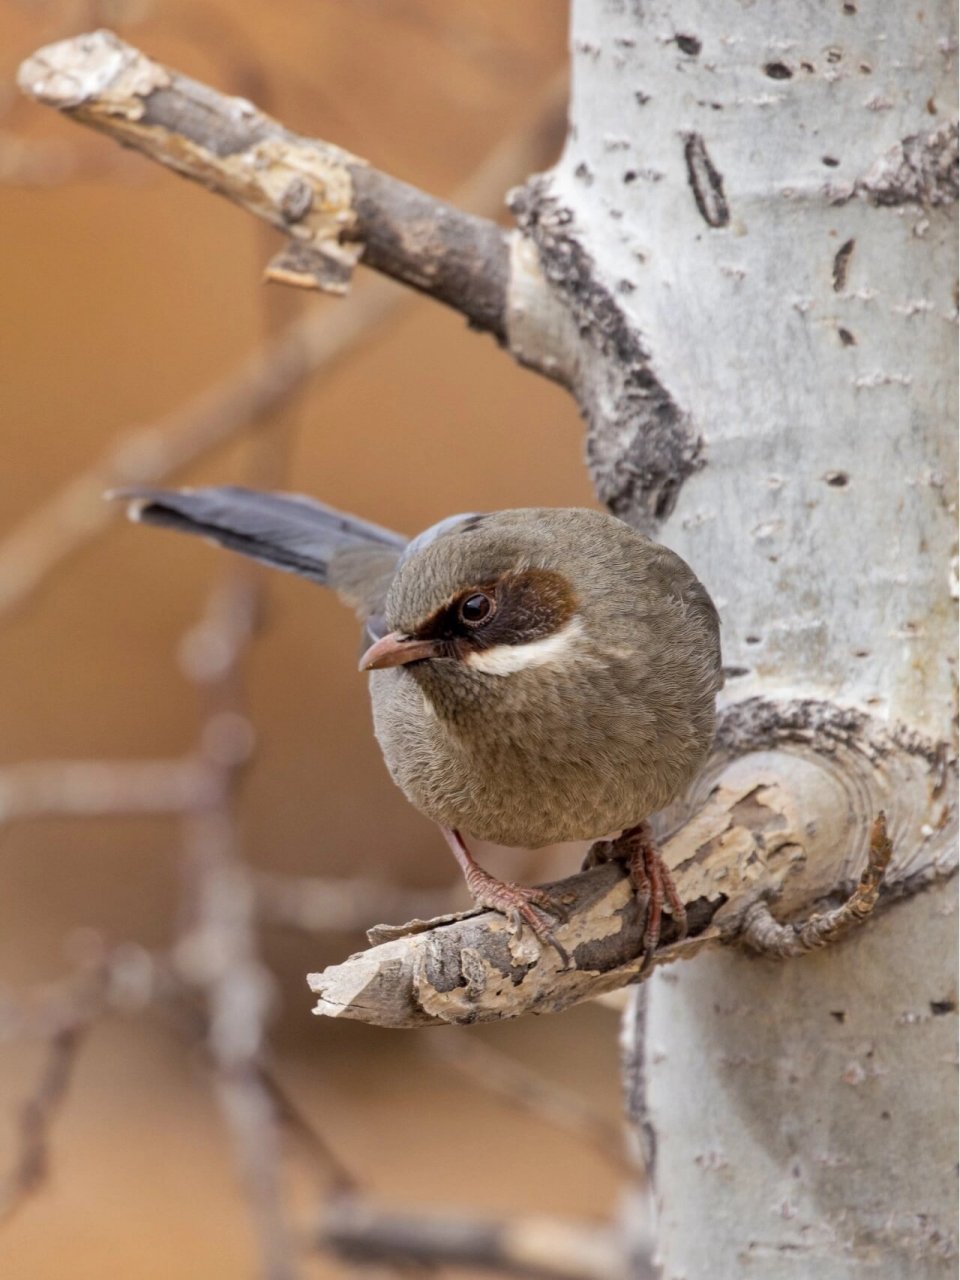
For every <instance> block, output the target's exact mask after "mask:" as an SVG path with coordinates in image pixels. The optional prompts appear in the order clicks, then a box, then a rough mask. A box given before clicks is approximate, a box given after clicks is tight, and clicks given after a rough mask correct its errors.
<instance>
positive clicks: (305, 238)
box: [18, 31, 509, 339]
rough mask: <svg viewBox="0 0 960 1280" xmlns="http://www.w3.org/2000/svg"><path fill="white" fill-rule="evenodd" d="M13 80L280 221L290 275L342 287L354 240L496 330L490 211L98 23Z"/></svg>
mask: <svg viewBox="0 0 960 1280" xmlns="http://www.w3.org/2000/svg"><path fill="white" fill-rule="evenodd" d="M18 83H19V85H20V87H21V88H22V89H23V90H24V92H25V93H27V94H28V95H29V96H31V97H33V98H35V99H36V100H37V101H39V102H43V103H45V104H47V105H49V106H52V107H56V108H57V109H58V110H60V111H63V112H65V113H66V114H68V115H69V116H71V117H72V118H73V119H75V120H77V121H79V122H80V123H82V124H86V125H90V126H92V127H93V128H96V129H99V130H102V131H103V132H105V133H108V134H110V135H111V136H112V137H113V138H115V139H116V140H117V141H118V142H122V143H124V144H125V145H129V146H133V147H136V148H137V149H138V150H140V151H142V152H143V153H144V154H146V155H148V156H150V157H151V158H152V159H154V160H158V161H159V162H160V163H162V164H164V165H167V166H168V167H170V168H172V169H175V170H176V171H177V172H178V173H181V174H183V175H184V176H186V177H189V178H193V179H194V180H196V181H199V182H202V183H203V184H204V186H206V187H208V188H210V189H212V190H214V191H216V192H218V193H219V194H221V195H224V196H227V197H228V198H229V199H231V200H233V201H235V202H236V203H237V204H240V205H242V206H243V207H244V208H245V209H247V210H248V211H249V212H251V213H253V214H255V215H256V216H257V217H260V218H263V219H264V220H265V221H267V222H269V223H270V224H271V225H272V226H274V227H276V228H277V229H278V230H280V231H282V232H283V233H284V234H285V235H287V236H288V237H289V238H290V240H291V241H292V242H293V243H294V244H295V245H296V246H297V252H298V254H299V259H300V261H299V266H298V267H297V268H296V271H295V274H296V275H297V276H298V282H299V283H311V284H312V285H314V286H315V287H317V288H320V289H324V290H326V291H328V292H335V293H342V292H344V291H345V290H346V288H347V285H348V283H349V280H350V276H351V273H352V269H353V266H354V264H355V263H356V261H357V259H358V258H359V256H360V253H361V249H362V251H363V253H364V258H365V261H366V262H367V264H368V265H369V266H372V267H374V268H375V269H376V270H378V271H380V272H382V273H384V274H386V275H388V276H391V277H392V278H394V279H396V280H400V281H402V282H403V283H404V284H407V285H409V286H411V287H413V288H415V289H418V290H420V291H421V292H424V293H428V294H430V295H431V296H432V297H434V298H436V299H438V300H439V301H441V302H445V303H447V304H448V305H450V306H453V307H455V308H456V309H457V310H459V311H461V312H462V313H463V314H464V315H465V316H467V318H468V319H469V320H470V323H471V324H472V325H474V326H475V327H476V328H478V329H484V330H488V331H490V332H492V333H493V334H495V335H496V336H497V337H498V338H500V339H503V338H505V337H506V301H507V300H506V285H507V276H508V268H509V250H508V245H507V240H506V237H505V235H504V233H503V232H502V231H501V229H500V228H499V227H498V226H497V225H496V223H494V222H492V221H490V220H489V219H486V218H478V217H476V216H474V215H472V214H467V213H464V212H462V211H461V210H460V209H458V208H457V207H456V206H454V205H450V204H447V203H445V202H444V201H441V200H438V199H436V198H435V197H433V196H428V195H427V194H426V193H425V192H422V191H419V190H417V188H415V187H411V186H409V185H408V184H406V183H403V182H400V181H398V180H397V179H396V178H392V177H390V176H389V175H388V174H384V173H381V172H379V171H378V170H376V169H373V168H371V167H370V166H368V165H366V164H365V163H364V162H363V161H362V160H359V159H358V158H357V157H356V156H352V155H350V154H349V153H347V152H345V151H341V150H340V149H339V148H338V147H334V146H332V145H331V144H329V143H326V142H321V141H319V140H317V139H309V138H303V137H299V136H298V135H296V134H294V133H292V132H290V131H289V130H287V129H285V128H283V126H282V125H280V124H279V123H278V122H277V121H276V120H273V119H271V118H270V117H269V116H267V115H265V114H264V113H263V112H261V111H258V110H257V109H256V108H255V107H254V106H253V105H252V104H251V103H250V102H247V101H246V100H245V99H238V98H228V97H226V96H224V95H223V94H220V93H217V92H216V91H215V90H212V89H210V88H209V87H207V86H205V85H201V84H198V83H197V82H196V81H193V80H190V79H189V78H188V77H186V76H182V75H180V74H178V73H177V72H175V71H172V70H170V69H169V68H166V67H163V66H161V65H160V64H159V63H156V62H153V61H152V60H151V59H149V58H147V57H146V56H145V55H144V54H143V53H141V52H140V51H139V50H137V49H135V48H133V46H131V45H128V44H126V43H124V41H122V40H120V39H119V38H118V37H117V36H115V35H113V34H112V33H111V32H108V31H97V32H93V33H91V34H89V35H84V36H76V37H74V38H73V39H70V40H63V41H60V42H59V43H57V44H53V45H48V46H46V47H45V48H44V49H41V50H39V51H38V52H37V53H35V54H34V55H33V56H32V57H31V58H29V59H27V61H26V62H25V63H24V64H23V65H22V67H21V68H20V72H19V75H18ZM290 271H291V268H290V264H289V262H286V261H285V262H284V263H283V264H282V265H281V266H280V267H279V268H278V272H279V273H280V278H284V277H288V276H289V274H290Z"/></svg>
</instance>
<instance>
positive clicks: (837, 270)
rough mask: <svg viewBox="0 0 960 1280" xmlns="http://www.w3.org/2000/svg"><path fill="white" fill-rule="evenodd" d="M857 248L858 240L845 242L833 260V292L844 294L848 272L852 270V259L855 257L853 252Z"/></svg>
mask: <svg viewBox="0 0 960 1280" xmlns="http://www.w3.org/2000/svg"><path fill="white" fill-rule="evenodd" d="M856 247H857V242H856V240H845V241H844V243H843V244H842V245H841V246H840V248H839V249H838V250H837V252H836V254H835V255H834V258H833V292H834V293H842V292H843V290H844V288H845V287H846V283H847V272H848V270H849V268H850V259H851V258H852V257H853V251H854V249H855V248H856Z"/></svg>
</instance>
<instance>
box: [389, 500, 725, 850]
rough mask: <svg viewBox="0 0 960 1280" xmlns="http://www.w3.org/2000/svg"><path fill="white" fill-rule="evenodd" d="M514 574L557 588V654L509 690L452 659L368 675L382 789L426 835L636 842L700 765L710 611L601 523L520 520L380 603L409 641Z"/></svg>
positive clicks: (642, 548) (464, 542)
mask: <svg viewBox="0 0 960 1280" xmlns="http://www.w3.org/2000/svg"><path fill="white" fill-rule="evenodd" d="M521 569H525V570H535V571H537V570H539V571H546V572H548V573H552V574H557V575H559V576H560V577H561V578H562V579H563V580H564V581H565V582H566V583H567V584H569V588H570V591H571V595H572V606H573V611H572V613H571V614H570V616H569V617H565V618H564V620H563V621H562V622H561V623H560V626H559V628H558V630H560V631H563V630H564V629H566V631H565V634H567V635H569V636H570V639H569V641H568V642H567V643H566V644H565V645H563V647H562V650H561V651H560V652H559V653H557V654H556V656H555V657H552V658H549V655H548V658H549V660H547V661H545V662H544V663H543V664H542V665H531V666H528V667H522V668H521V669H519V670H516V671H511V672H510V673H509V674H505V675H499V674H493V673H490V672H487V671H484V670H477V669H475V668H473V667H472V666H471V665H470V664H469V662H468V661H464V660H463V659H461V658H458V657H451V658H437V659H433V660H429V661H425V662H418V663H414V664H412V665H410V666H406V667H404V666H399V667H393V668H390V669H387V670H383V671H374V672H372V673H371V693H372V696H373V708H374V723H375V726H376V733H377V737H378V739H379V741H380V744H381V746H382V747H383V753H384V757H385V759H386V761H387V765H388V767H389V769H390V772H391V773H392V775H393V777H394V778H395V780H396V781H397V782H398V783H399V785H400V787H401V788H402V789H403V791H404V792H405V794H406V795H407V797H408V798H409V799H410V801H411V802H412V803H413V804H414V805H416V807H417V808H418V809H421V810H422V811H423V812H424V813H426V814H427V815H428V816H429V817H431V818H433V819H434V821H435V822H438V823H440V824H441V825H442V826H448V827H455V828H457V829H459V830H461V831H467V832H469V833H470V834H472V835H475V836H479V837H481V838H482V839H485V840H492V841H494V842H496V843H497V844H505V845H519V846H526V847H537V846H540V845H544V844H552V843H554V842H556V841H562V840H582V839H592V838H595V837H598V836H601V835H604V834H606V833H608V832H611V831H616V830H619V829H621V828H623V827H628V826H633V825H634V824H636V823H638V822H640V821H641V820H642V819H643V818H646V817H647V816H649V815H650V814H651V813H654V812H655V811H656V810H658V809H662V808H663V807H664V806H665V805H666V804H668V803H669V802H670V801H671V800H672V799H673V798H674V797H675V796H677V795H678V794H679V793H680V792H681V791H682V790H683V788H684V787H685V786H686V785H687V784H688V783H689V782H690V780H691V779H692V778H693V776H694V774H695V773H696V771H697V769H698V768H699V766H700V765H701V763H702V762H703V759H704V756H705V755H706V753H707V751H708V749H709V746H710V743H711V741H712V738H713V729H714V700H715V695H716V692H717V690H718V689H719V687H720V683H721V676H720V650H719V628H718V622H717V615H716V610H715V609H714V607H713V604H712V603H711V601H710V598H709V596H708V595H707V593H706V591H705V590H704V588H703V587H702V586H701V585H700V583H699V582H698V581H697V579H696V578H695V577H694V575H693V573H692V572H691V570H690V569H689V568H688V567H687V565H686V564H685V563H684V562H683V561H682V560H681V559H680V558H679V556H676V555H675V554H674V553H673V552H671V551H669V550H667V548H665V547H662V546H659V545H657V544H656V543H654V542H651V541H650V540H649V539H647V538H645V537H643V536H642V535H640V534H638V533H636V532H634V531H633V530H632V529H630V528H629V527H628V526H627V525H625V524H623V523H622V522H621V521H618V520H615V519H614V518H613V517H612V516H607V515H603V514H601V513H600V512H596V511H588V510H579V509H528V510H518V511H501V512H497V513H495V514H492V515H489V516H487V517H485V518H484V519H483V520H482V521H481V522H479V523H477V524H476V525H475V526H474V527H473V528H469V529H467V530H466V531H462V532H461V531H457V530H456V529H455V530H454V531H452V532H450V533H448V534H447V535H446V536H444V537H442V538H439V539H437V540H436V541H435V542H433V543H432V544H430V545H429V546H427V547H425V548H424V549H423V550H422V551H421V552H419V553H418V554H417V555H415V556H412V557H410V558H409V559H408V560H407V561H406V563H405V564H403V565H402V566H401V568H400V570H399V572H398V573H397V575H396V577H395V578H394V580H393V582H392V584H391V586H390V589H389V592H388V594H387V599H386V623H387V626H388V627H389V629H390V630H391V631H394V630H397V631H401V632H404V633H406V634H416V632H417V629H418V627H419V626H421V625H422V623H423V621H424V620H425V619H427V618H429V617H430V616H431V615H433V614H435V613H436V611H437V610H439V609H441V608H442V607H443V605H444V604H445V603H446V602H448V601H449V600H451V599H453V598H454V597H455V596H456V595H457V594H458V593H459V592H462V591H463V590H464V588H467V589H469V588H470V587H471V586H474V585H480V584H484V583H490V582H496V581H497V580H498V579H500V578H501V576H502V575H504V574H510V573H516V572H517V571H518V570H521ZM491 625H492V624H491ZM553 634H556V633H553ZM535 643H536V642H535ZM517 647H518V649H519V648H522V641H521V642H520V644H519V645H518V646H517Z"/></svg>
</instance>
